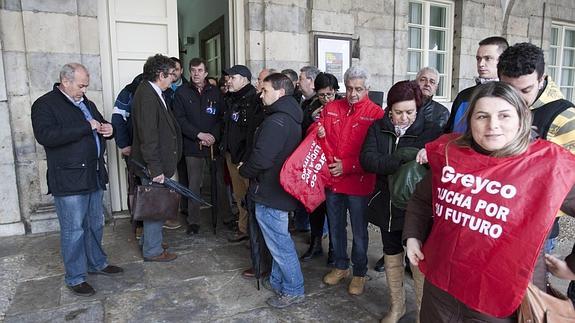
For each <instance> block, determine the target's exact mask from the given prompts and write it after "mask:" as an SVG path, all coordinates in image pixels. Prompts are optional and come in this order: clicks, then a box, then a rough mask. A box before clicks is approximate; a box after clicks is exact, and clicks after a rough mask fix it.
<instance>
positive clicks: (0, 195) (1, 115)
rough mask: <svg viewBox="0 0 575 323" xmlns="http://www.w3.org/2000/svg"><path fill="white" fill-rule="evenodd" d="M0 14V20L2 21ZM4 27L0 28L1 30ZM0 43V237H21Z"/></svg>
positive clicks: (22, 229) (6, 92) (21, 225)
mask: <svg viewBox="0 0 575 323" xmlns="http://www.w3.org/2000/svg"><path fill="white" fill-rule="evenodd" d="M2 16H3V15H1V14H0V20H3V19H2V18H3V17H2ZM3 27H4V26H0V28H2V29H4V28H3ZM2 43H3V42H1V41H0V178H2V185H0V203H1V205H2V207H1V208H0V236H12V235H22V234H24V233H25V230H24V223H23V222H22V216H21V214H20V204H19V197H18V190H17V189H16V188H17V181H16V164H15V162H14V146H13V145H12V126H11V124H10V112H9V109H8V91H7V89H6V79H5V77H4V58H3V57H4V49H3V48H2Z"/></svg>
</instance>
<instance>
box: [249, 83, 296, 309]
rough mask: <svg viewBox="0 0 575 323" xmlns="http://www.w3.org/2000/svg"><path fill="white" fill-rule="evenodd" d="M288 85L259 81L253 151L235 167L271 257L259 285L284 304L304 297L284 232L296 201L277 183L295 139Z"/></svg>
mask: <svg viewBox="0 0 575 323" xmlns="http://www.w3.org/2000/svg"><path fill="white" fill-rule="evenodd" d="M293 91H294V86H293V83H292V81H291V80H290V79H289V78H288V77H287V76H285V75H283V74H280V73H274V74H271V75H268V76H267V77H266V78H265V79H264V82H263V87H262V93H261V98H262V100H263V102H264V104H265V105H266V106H267V107H266V111H267V113H268V115H267V117H266V118H265V119H264V121H263V122H262V123H261V125H260V126H259V127H258V129H257V130H256V133H255V135H254V147H253V150H252V152H251V154H250V156H249V158H248V159H247V161H246V162H245V164H243V165H240V168H239V172H240V175H241V176H243V177H245V178H249V179H250V186H249V191H248V197H249V198H251V199H252V200H253V201H254V202H255V214H256V219H257V221H258V224H259V225H260V228H261V231H262V235H263V236H264V240H265V242H266V245H267V247H268V249H269V251H270V253H271V255H272V258H273V262H272V270H271V275H270V277H269V279H266V280H264V283H263V285H264V287H266V288H267V289H270V290H272V291H273V292H274V293H275V295H274V296H273V297H271V298H270V299H268V300H267V303H268V304H269V305H270V306H272V307H276V308H284V307H287V306H290V305H292V304H297V303H300V302H302V301H303V300H304V297H305V296H304V286H303V275H302V272H301V267H300V264H299V259H298V256H297V252H296V250H295V245H294V243H293V241H292V239H291V236H290V234H289V231H288V212H289V211H293V210H295V208H296V206H297V203H296V200H295V199H294V198H293V197H292V196H291V195H289V194H288V193H287V192H286V191H284V189H283V188H282V187H281V185H280V182H279V174H280V171H281V168H282V165H283V163H284V162H285V160H286V159H287V158H288V157H289V156H290V155H291V153H292V152H293V151H294V150H295V148H296V147H297V146H298V144H299V142H300V140H301V121H302V111H301V109H300V108H299V106H298V104H297V101H296V100H295V99H294V98H293V96H292V94H293Z"/></svg>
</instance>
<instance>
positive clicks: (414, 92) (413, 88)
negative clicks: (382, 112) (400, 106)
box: [387, 81, 423, 110]
mask: <svg viewBox="0 0 575 323" xmlns="http://www.w3.org/2000/svg"><path fill="white" fill-rule="evenodd" d="M411 100H415V107H416V108H417V110H419V108H421V106H422V105H423V93H421V89H420V88H419V85H417V83H416V82H415V81H399V82H397V83H395V84H394V85H393V86H392V87H391V89H389V92H388V93H387V108H388V109H391V106H392V105H394V104H396V103H397V102H403V101H411Z"/></svg>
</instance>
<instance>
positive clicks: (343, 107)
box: [308, 95, 384, 196]
mask: <svg viewBox="0 0 575 323" xmlns="http://www.w3.org/2000/svg"><path fill="white" fill-rule="evenodd" d="M383 111H384V110H383V109H382V108H381V107H380V106H378V105H377V104H375V103H373V102H372V101H371V100H370V99H369V98H368V97H367V95H366V96H365V97H364V98H363V99H361V100H360V101H359V102H357V103H355V104H353V105H351V106H350V104H349V103H348V101H347V99H341V100H335V101H332V102H330V103H328V104H326V105H325V107H324V108H323V110H322V112H321V114H320V118H319V120H318V122H316V123H314V124H312V125H311V127H310V128H312V127H317V126H318V124H319V123H321V124H322V125H323V126H324V128H325V134H326V137H325V139H326V140H325V141H326V143H327V144H328V145H329V149H330V150H331V155H332V156H334V157H337V158H339V159H341V161H342V167H343V174H342V175H340V176H337V177H333V176H331V177H329V179H328V182H327V183H326V187H327V188H328V189H330V190H331V191H332V192H334V193H341V194H348V195H360V196H366V195H369V194H371V193H372V192H373V188H374V185H375V174H371V173H367V172H366V171H365V170H364V169H363V168H362V167H361V165H360V163H359V153H360V151H361V145H362V144H363V141H364V139H365V135H366V134H367V130H368V128H369V126H371V124H372V123H373V122H374V121H375V120H378V119H381V118H382V117H383ZM309 131H311V130H308V132H309ZM332 162H333V161H330V160H328V163H332Z"/></svg>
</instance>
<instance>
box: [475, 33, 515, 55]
mask: <svg viewBox="0 0 575 323" xmlns="http://www.w3.org/2000/svg"><path fill="white" fill-rule="evenodd" d="M483 45H496V46H497V51H498V52H499V55H501V53H503V52H504V51H505V50H506V49H507V47H509V43H508V42H507V39H505V38H503V37H500V36H491V37H487V38H485V39H483V40H482V41H480V42H479V46H483Z"/></svg>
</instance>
